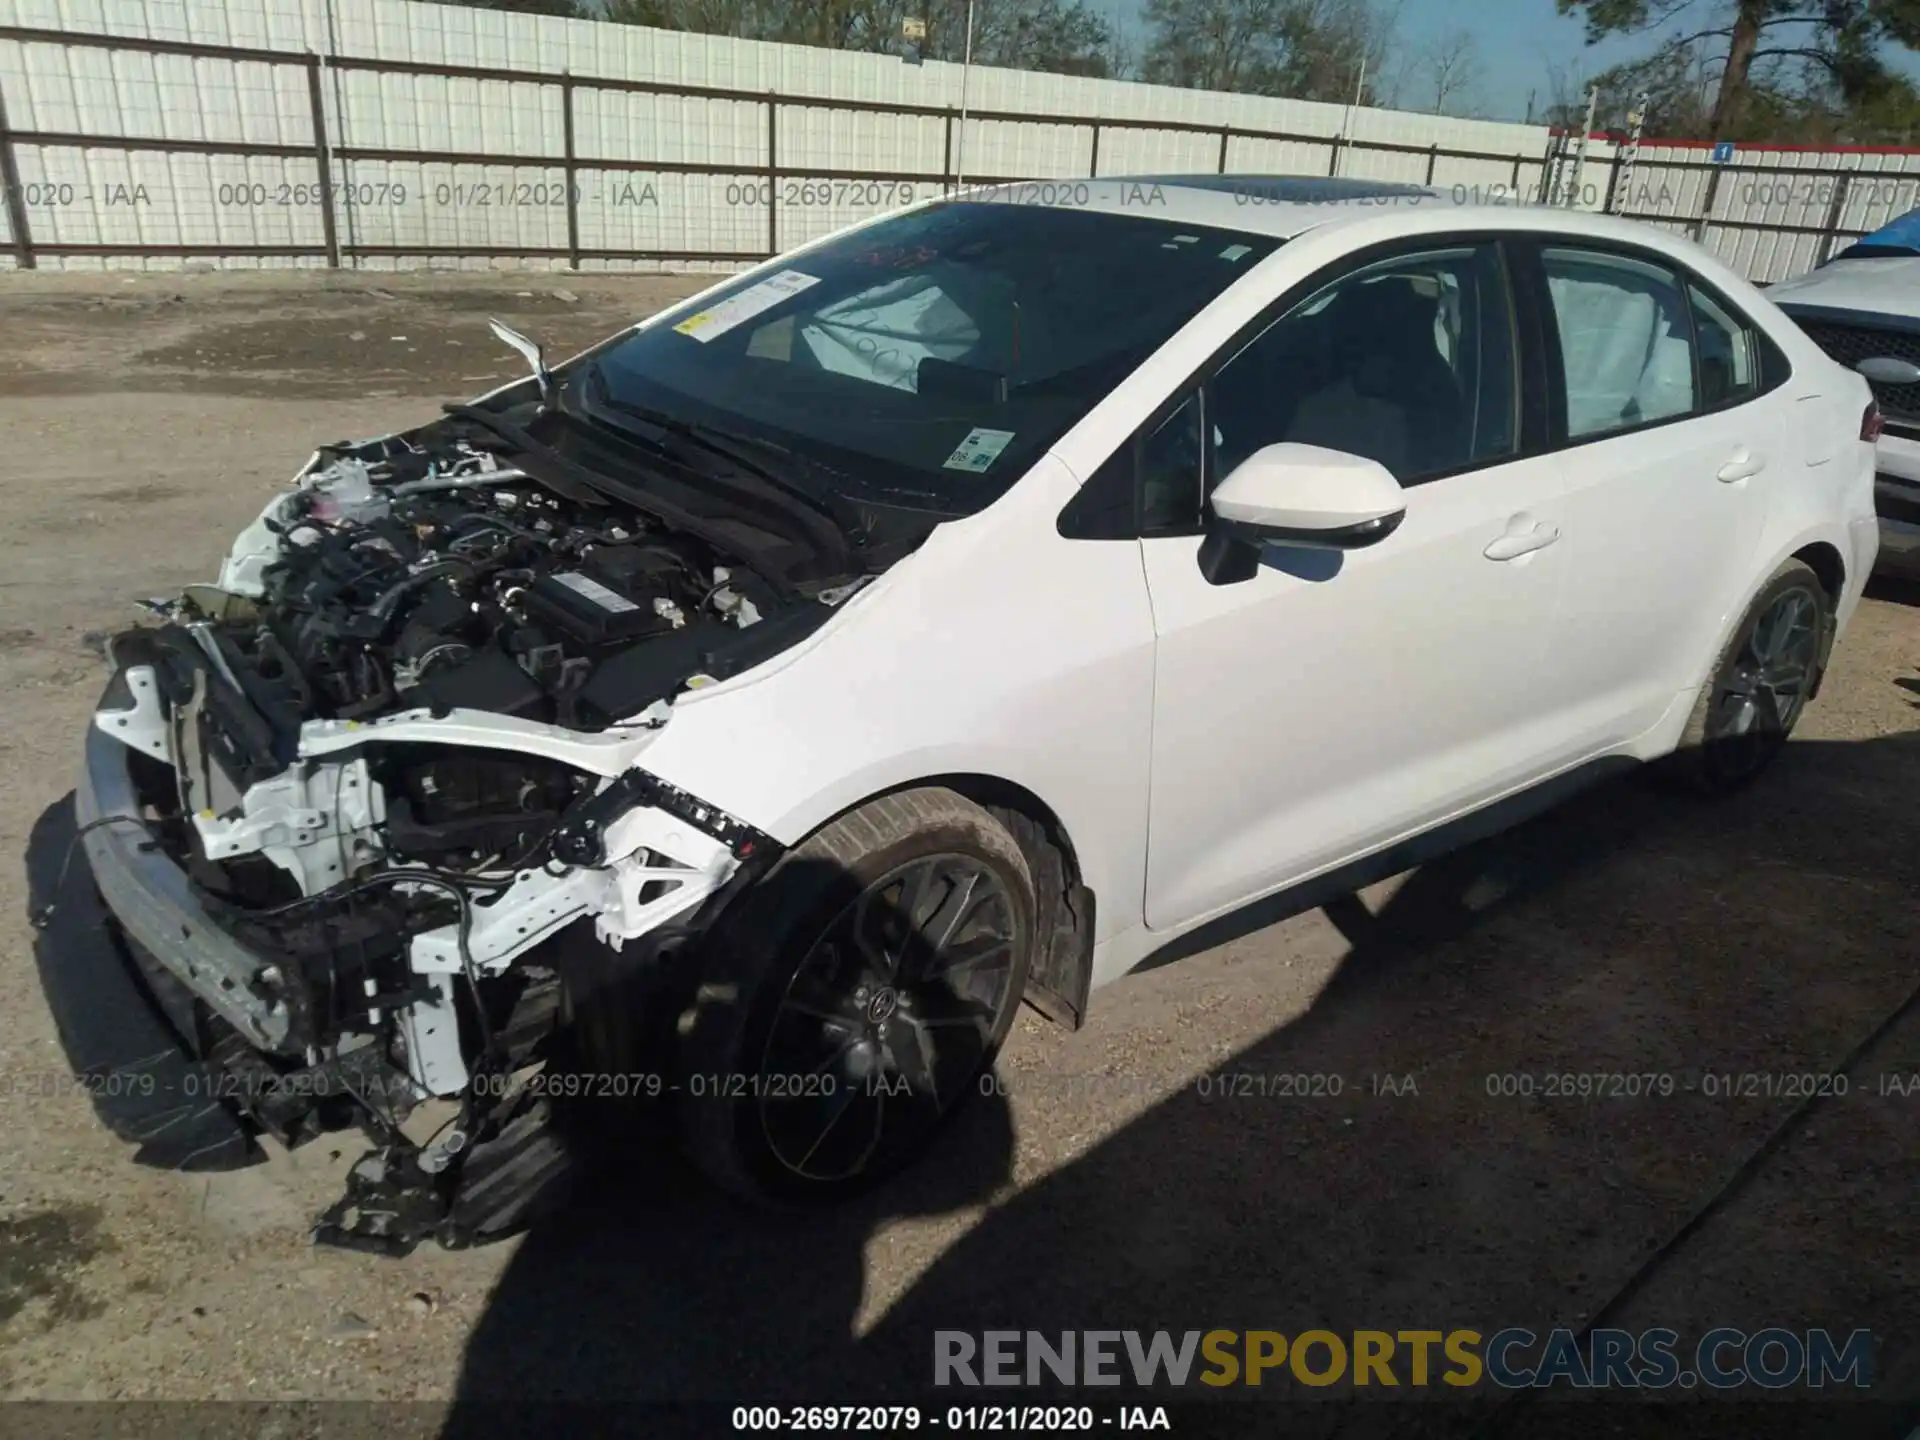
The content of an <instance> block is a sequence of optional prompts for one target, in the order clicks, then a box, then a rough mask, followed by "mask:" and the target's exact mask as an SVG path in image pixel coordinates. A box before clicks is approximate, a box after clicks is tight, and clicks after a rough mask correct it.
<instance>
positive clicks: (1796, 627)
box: [1674, 560, 1833, 792]
mask: <svg viewBox="0 0 1920 1440" xmlns="http://www.w3.org/2000/svg"><path fill="white" fill-rule="evenodd" d="M1832 625H1833V607H1832V602H1831V600H1829V598H1828V596H1827V592H1826V590H1825V588H1824V587H1823V586H1822V585H1821V584H1820V579H1819V577H1818V576H1817V575H1815V574H1814V572H1813V570H1812V569H1811V568H1810V567H1809V566H1807V565H1805V564H1803V563H1802V562H1801V561H1798V560H1788V561H1786V562H1785V563H1783V564H1782V565H1781V567H1780V568H1779V569H1778V570H1776V571H1775V572H1774V573H1773V577H1772V578H1771V579H1770V580H1768V582H1767V583H1766V584H1765V585H1764V586H1763V587H1761V590H1760V593H1759V594H1758V595H1756V596H1755V597H1754V600H1753V603H1752V604H1751V605H1750V606H1748V607H1747V613H1746V614H1745V615H1744V616H1743V617H1742V618H1741V621H1740V624H1739V625H1738V626H1737V627H1736V628H1735V630H1734V632H1733V637H1732V638H1731V639H1730V640H1729V641H1728V642H1727V645H1726V648H1725V649H1724V650H1723V651H1722V652H1721V654H1720V658H1719V661H1718V663H1717V664H1716V665H1715V666H1714V670H1713V675H1712V676H1711V678H1710V679H1709V680H1708V682H1707V685H1706V687H1705V688H1704V689H1703V690H1702V691H1701V693H1700V698H1699V699H1698V701H1696V702H1695V705H1694V711H1693V715H1692V717H1691V718H1690V719H1689V720H1688V722H1687V730H1686V734H1685V736H1684V737H1683V738H1682V740H1681V742H1680V748H1679V751H1678V752H1677V753H1676V755H1675V756H1674V764H1675V768H1676V770H1677V772H1678V773H1679V774H1680V775H1681V776H1682V777H1683V778H1684V779H1685V780H1686V781H1687V782H1688V783H1690V784H1691V785H1693V786H1694V787H1695V788H1697V789H1701V790H1706V791H1712V792H1718V791H1727V790H1735V789H1738V788H1740V787H1741V786H1743V785H1745V784H1747V783H1748V782H1750V781H1752V780H1753V779H1755V778H1756V777H1757V776H1758V775H1759V774H1760V772H1761V771H1763V770H1765V769H1766V768H1767V766H1768V765H1770V764H1772V763H1773V760H1774V757H1775V756H1777V755H1778V754H1779V753H1780V751H1781V749H1782V748H1783V747H1784V746H1785V745H1786V743H1787V737H1788V736H1789V735H1790V734H1792V733H1793V727H1794V725H1795V723H1796V722H1797V721H1798V720H1799V719H1800V714H1801V711H1803V710H1804V709H1805V708H1806V704H1807V701H1808V700H1809V699H1810V698H1811V697H1812V694H1813V688H1814V685H1815V684H1816V682H1817V681H1818V680H1819V677H1820V670H1821V667H1822V666H1823V665H1824V664H1825V663H1826V657H1827V648H1828V646H1829V644H1830V643H1831V639H1832V633H1831V632H1832Z"/></svg>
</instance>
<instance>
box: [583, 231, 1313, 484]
mask: <svg viewBox="0 0 1920 1440" xmlns="http://www.w3.org/2000/svg"><path fill="white" fill-rule="evenodd" d="M1277 244H1279V241H1278V239H1276V238H1275V237H1273V236H1263V235H1250V234H1241V233H1239V232H1236V231H1227V230H1215V229H1209V228H1206V227H1201V226H1191V225H1179V224H1174V223H1169V222H1168V221H1166V220H1164V219H1159V218H1154V217H1151V216H1147V215H1138V216H1135V215H1114V214H1099V213H1094V212H1090V211H1086V210H1076V209H1053V208H1047V207H1041V206H1032V205H1002V204H983V203H979V202H971V201H952V202H947V203H943V204H940V205H936V206H932V207H930V208H927V209H924V210H919V211H915V212H913V213H910V214H907V215H902V216H899V217H898V218H895V219H892V220H886V221H882V222H880V223H879V224H876V225H871V226H868V227H866V228H865V229H862V230H858V231H855V232H853V233H851V234H848V235H845V236H842V237H840V238H838V239H836V240H833V241H831V242H830V243H828V244H826V245H824V246H822V247H820V248H819V249H816V250H813V251H810V252H808V253H807V254H805V255H800V256H796V257H794V259H793V261H792V263H791V264H790V265H788V266H786V267H784V268H781V269H779V270H777V271H775V272H773V273H772V274H770V275H762V276H761V277H760V278H757V279H753V280H746V281H742V282H740V283H738V284H736V285H733V286H730V287H728V288H727V289H726V290H723V291H720V292H718V293H717V294H716V295H714V296H713V297H711V298H709V299H708V300H707V301H706V302H705V304H704V305H703V306H702V308H701V309H700V310H699V311H697V312H696V313H693V314H690V315H687V316H685V317H684V318H682V319H680V320H678V321H677V322H674V323H670V324H668V323H663V324H660V325H657V326H654V327H652V328H650V329H647V330H642V331H637V332H635V333H634V334H633V335H631V336H629V337H628V338H626V339H625V340H621V341H616V342H615V343H614V344H612V345H611V346H609V347H607V348H606V349H604V350H602V351H600V352H599V353H598V355H597V356H596V357H595V359H594V363H593V364H591V365H590V366H588V367H587V368H586V370H585V371H584V372H583V374H582V376H581V377H580V378H579V379H578V381H577V383H575V384H574V385H573V386H572V387H571V389H572V394H571V396H570V398H571V400H572V402H573V404H574V405H576V406H578V407H579V408H580V409H581V410H584V411H585V412H587V413H588V414H589V415H592V416H595V417H596V418H599V419H601V420H603V421H605V422H606V423H608V424H612V425H620V424H622V423H623V418H624V419H625V420H626V421H627V422H629V423H630V421H631V419H632V417H633V416H635V415H640V414H648V415H651V416H652V417H655V418H656V419H658V418H668V417H670V418H671V419H672V420H673V421H677V422H680V423H682V424H685V425H691V426H699V427H703V428H704V429H706V430H708V431H711V432H724V433H725V434H727V435H729V436H732V437H734V438H737V439H744V440H749V441H756V442H761V448H760V449H759V450H757V451H756V452H755V454H756V455H757V456H758V457H760V458H762V459H763V460H770V459H771V458H772V456H773V455H777V454H778V453H779V451H778V450H774V449H773V447H780V448H781V449H783V450H785V451H788V452H791V454H792V456H793V458H794V459H795V460H797V461H799V462H801V463H799V464H796V465H793V466H790V467H788V468H789V469H791V471H792V475H791V479H792V480H794V481H795V482H797V483H801V484H805V485H808V486H810V487H812V488H815V489H818V488H821V487H825V486H834V487H837V488H840V489H843V490H855V489H858V490H864V489H871V490H874V491H878V492H883V493H884V495H885V496H886V497H888V498H891V499H893V500H895V501H896V503H907V504H915V505H920V506H924V507H925V508H929V509H935V510H939V511H942V512H945V513H950V514H966V513H970V512H972V511H974V510H978V509H980V508H982V507H983V506H985V505H986V504H988V503H989V502H990V501H992V500H993V499H994V498H995V497H996V496H998V495H999V494H1001V493H1002V492H1003V491H1004V490H1005V489H1006V488H1007V487H1008V486H1009V485H1011V484H1012V483H1013V481H1014V480H1015V479H1017V478H1018V477H1019V475H1020V473H1021V472H1022V471H1023V470H1025V469H1026V467H1027V466H1028V465H1029V464H1030V463H1031V462H1032V461H1033V460H1034V459H1035V458H1037V457H1038V456H1039V455H1040V454H1041V453H1043V452H1044V451H1045V450H1046V448H1047V447H1048V446H1050V445H1051V444H1052V443H1053V442H1054V441H1055V440H1057V439H1058V438H1059V437H1060V436H1061V435H1062V434H1064V433H1065V432H1066V430H1067V429H1068V428H1069V427H1070V426H1072V424H1073V423H1074V422H1075V421H1076V420H1078V419H1079V418H1080V417H1081V416H1082V415H1084V414H1085V413H1086V412H1087V411H1088V410H1089V409H1091V408H1092V407H1093V405H1094V404H1095V403H1096V402H1097V401H1098V400H1099V399H1100V398H1101V397H1102V396H1103V395H1104V394H1105V393H1106V392H1107V391H1108V390H1110V389H1111V388H1112V387H1113V386H1114V385H1115V384H1116V383H1117V382H1118V381H1120V380H1121V379H1123V378H1124V377H1125V376H1126V375H1127V374H1128V373H1129V372H1130V371H1131V370H1133V369H1134V368H1135V367H1136V366H1137V365H1139V363H1140V362H1141V361H1142V360H1144V359H1145V358H1146V357H1147V356H1148V355H1150V354H1151V353H1152V352H1153V351H1154V350H1156V349H1158V348H1159V347H1160V345H1161V344H1163V343H1164V342H1165V341H1166V340H1167V338H1168V337H1169V336H1171V335H1172V334H1173V333H1174V331H1175V330H1177V329H1178V328H1179V327H1180V326H1181V325H1182V324H1183V323H1184V322H1185V321H1186V320H1188V319H1189V318H1191V317H1192V316H1193V315H1194V314H1195V313H1196V312H1198V311H1199V310H1200V309H1201V308H1202V307H1204V306H1205V305H1206V304H1207V303H1208V302H1209V301H1211V300H1212V299H1213V298H1214V297H1215V296H1217V295H1218V294H1219V293H1220V292H1221V291H1222V290H1224V289H1225V288H1226V287H1227V286H1228V285H1230V284H1232V283H1233V281H1234V280H1235V279H1236V278H1238V277H1239V276H1240V275H1242V274H1244V273H1245V272H1246V271H1247V270H1248V269H1250V268H1251V267H1252V266H1253V265H1255V264H1256V263H1258V262H1259V260H1261V259H1262V258H1263V257H1264V256H1266V255H1267V254H1268V253H1269V252H1271V251H1272V250H1273V248H1274V247H1275V246H1276V245H1277ZM769 452H772V453H771V454H769ZM808 462H811V463H808Z"/></svg>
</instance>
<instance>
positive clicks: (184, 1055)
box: [27, 742, 260, 1171]
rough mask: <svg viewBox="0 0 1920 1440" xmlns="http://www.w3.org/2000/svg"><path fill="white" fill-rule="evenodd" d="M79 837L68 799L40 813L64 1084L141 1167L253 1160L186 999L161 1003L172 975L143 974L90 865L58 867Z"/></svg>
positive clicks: (41, 878) (43, 973)
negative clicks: (82, 1097) (204, 1058)
mask: <svg viewBox="0 0 1920 1440" xmlns="http://www.w3.org/2000/svg"><path fill="white" fill-rule="evenodd" d="M110 743H111V742H110ZM116 828H118V827H116ZM96 833H98V832H96ZM73 837H74V811H73V809H72V807H71V806H69V805H68V804H67V802H65V801H61V802H60V803H59V804H57V805H55V806H53V807H52V808H51V809H49V810H48V811H47V812H46V813H45V814H44V815H43V816H42V817H41V819H40V822H39V824H37V825H36V826H35V827H34V832H33V836H32V839H31V840H30V841H29V843H28V848H27V879H28V891H29V894H30V897H31V900H32V904H33V907H34V911H35V913H36V914H47V907H48V906H51V907H52V909H51V913H50V914H47V919H46V922H45V924H44V925H42V926H41V927H40V928H39V929H38V930H37V931H36V933H35V935H34V942H33V954H34V961H35V964H36V966H37V968H38V970H39V973H40V985H41V989H42V990H43V992H44V993H45V995H46V998H47V1008H48V1009H49V1010H50V1011H51V1012H52V1014H53V1020H54V1025H55V1028H56V1029H57V1030H58V1032H59V1036H60V1044H61V1048H62V1049H63V1050H64V1051H65V1052H66V1057H67V1063H68V1072H67V1074H66V1075H65V1076H63V1077H58V1080H59V1085H60V1087H61V1088H73V1089H80V1090H83V1091H84V1092H85V1093H86V1094H87V1096H88V1097H89V1098H90V1099H91V1100H92V1102H93V1106H94V1109H95V1111H96V1112H98V1114H99V1116H100V1119H101V1121H102V1122H103V1123H104V1124H105V1125H106V1127H107V1128H108V1129H109V1130H111V1131H112V1132H113V1133H114V1134H115V1135H117V1136H118V1137H120V1139H122V1140H125V1141H127V1142H129V1143H131V1144H134V1145H137V1146H138V1147H139V1149H138V1150H137V1151H136V1153H135V1155H134V1159H135V1161H136V1162H138V1163H140V1164H143V1165H151V1166H155V1167H158V1168H161V1169H169V1170H196V1171H198V1170H231V1169H235V1168H238V1167H240V1166H243V1165H248V1164H251V1163H253V1162H254V1161H256V1160H257V1159H259V1158H260V1151H259V1148H258V1147H257V1146H256V1145H255V1143H254V1141H253V1131H252V1129H251V1128H250V1127H249V1126H248V1125H246V1124H245V1122H243V1121H242V1119H241V1118H240V1116H239V1114H238V1112H237V1111H235V1110H233V1109H231V1108H229V1106H228V1105H227V1104H225V1103H223V1102H222V1101H221V1100H220V1099H219V1098H217V1097H218V1093H219V1087H218V1086H217V1085H216V1084H215V1082H214V1080H213V1079H212V1075H211V1072H210V1071H209V1070H208V1069H207V1068H206V1067H205V1066H204V1065H203V1064H202V1063H201V1061H200V1059H199V1057H198V1055H197V1054H195V1053H194V1050H193V1047H192V1044H191V1042H190V1040H189V1039H188V1038H187V1037H188V1036H190V1035H191V1033H192V1027H191V1024H190V1021H191V1006H190V1004H188V1003H187V999H188V997H186V996H185V995H184V993H183V992H174V993H169V994H167V995H166V997H165V1001H164V1002H163V1000H162V998H161V990H162V989H163V988H164V987H166V986H167V985H168V984H169V980H168V977H167V975H166V973H165V972H164V971H161V970H159V969H158V968H157V967H154V969H153V970H152V971H151V972H150V974H149V975H147V976H143V974H142V970H143V968H144V967H143V966H142V965H141V963H140V960H139V958H137V957H136V955H135V953H134V950H133V947H132V946H131V945H130V944H129V942H128V941H127V939H126V937H125V936H124V934H123V933H122V932H121V931H120V929H119V927H118V925H117V924H116V923H115V921H114V918H113V916H112V914H111V913H110V912H109V911H108V909H107V907H106V906H105V905H104V904H103V903H102V901H101V899H100V894H99V892H98V890H97V889H96V888H95V883H94V876H93V874H92V873H91V867H90V866H89V865H88V864H86V863H81V862H79V861H78V859H77V857H76V863H74V864H72V865H71V866H67V867H65V868H66V871H67V873H66V874H65V875H64V876H62V875H61V874H60V872H61V869H62V867H63V862H64V860H65V858H66V857H67V856H68V854H69V853H71V847H72V845H73ZM183 1021H184V1022H187V1023H184V1024H183ZM183 1031H184V1032H185V1033H184V1034H183ZM53 1078H55V1077H49V1079H50V1080H51V1079H53Z"/></svg>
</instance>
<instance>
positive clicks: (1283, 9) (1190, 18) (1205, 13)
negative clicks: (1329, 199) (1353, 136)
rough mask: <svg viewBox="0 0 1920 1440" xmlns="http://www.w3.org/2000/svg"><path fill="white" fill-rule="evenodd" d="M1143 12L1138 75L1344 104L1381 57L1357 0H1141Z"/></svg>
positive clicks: (1372, 18) (1377, 22)
mask: <svg viewBox="0 0 1920 1440" xmlns="http://www.w3.org/2000/svg"><path fill="white" fill-rule="evenodd" d="M1144 18H1145V20H1146V24H1147V28H1148V32H1149V38H1148V41H1147V52H1146V59H1145V63H1144V65H1143V66H1142V69H1143V71H1144V78H1146V79H1148V80H1153V81H1157V82H1159V83H1161V84H1167V85H1179V86H1182V87H1185V88H1187V89H1195V90H1226V91H1234V92H1238V93H1242V94H1251V95H1281V96H1286V97H1289V98H1292V99H1297V100H1329V101H1337V102H1341V103H1345V102H1347V101H1350V100H1352V99H1353V98H1354V90H1355V85H1356V82H1357V81H1358V80H1359V79H1360V77H1361V73H1362V69H1363V67H1364V70H1365V73H1366V74H1367V75H1369V76H1373V77H1378V76H1379V74H1380V72H1381V69H1382V67H1383V65H1384V62H1385V60H1386V52H1387V26H1386V24H1385V23H1384V22H1383V21H1382V20H1381V18H1380V17H1379V16H1378V15H1377V14H1376V13H1375V12H1374V11H1373V10H1372V9H1371V8H1369V7H1368V6H1367V5H1366V4H1365V3H1363V0H1147V4H1146V8H1145V11H1144ZM1373 93H1374V92H1373V90H1371V89H1369V90H1367V91H1365V92H1364V93H1363V94H1362V95H1361V96H1360V99H1361V102H1362V103H1363V104H1364V103H1368V102H1370V100H1371V99H1372V96H1373Z"/></svg>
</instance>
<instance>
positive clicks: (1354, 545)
mask: <svg viewBox="0 0 1920 1440" xmlns="http://www.w3.org/2000/svg"><path fill="white" fill-rule="evenodd" d="M1406 518H1407V512H1406V511H1405V510H1396V511H1394V513H1393V514H1391V515H1381V516H1378V517H1376V518H1374V519H1372V520H1361V521H1359V522H1357V523H1355V524H1352V525H1342V526H1340V527H1339V528H1338V529H1334V530H1290V529H1282V528H1279V527H1275V526H1264V525H1246V524H1242V523H1241V522H1239V521H1234V520H1222V519H1220V518H1219V517H1218V516H1213V517H1211V518H1210V520H1209V522H1208V525H1207V533H1206V535H1205V537H1204V538H1203V539H1202V540H1201V541H1200V554H1199V561H1200V574H1201V575H1202V576H1203V577H1204V578H1205V579H1206V581H1207V583H1208V584H1209V585H1238V584H1239V583H1240V582H1241V581H1243V580H1251V579H1252V578H1253V577H1254V576H1255V575H1256V574H1258V573H1259V570H1260V551H1261V549H1262V548H1263V547H1265V546H1267V545H1286V546H1290V547H1292V548H1293V549H1296V550H1341V551H1344V550H1364V549H1365V548H1366V547H1367V546H1369V545H1378V544H1379V543H1380V542H1381V541H1382V540H1384V539H1386V538H1387V537H1388V536H1389V535H1391V534H1393V532H1394V531H1396V530H1398V529H1399V528H1400V522H1401V521H1402V520H1404V519H1406Z"/></svg>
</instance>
